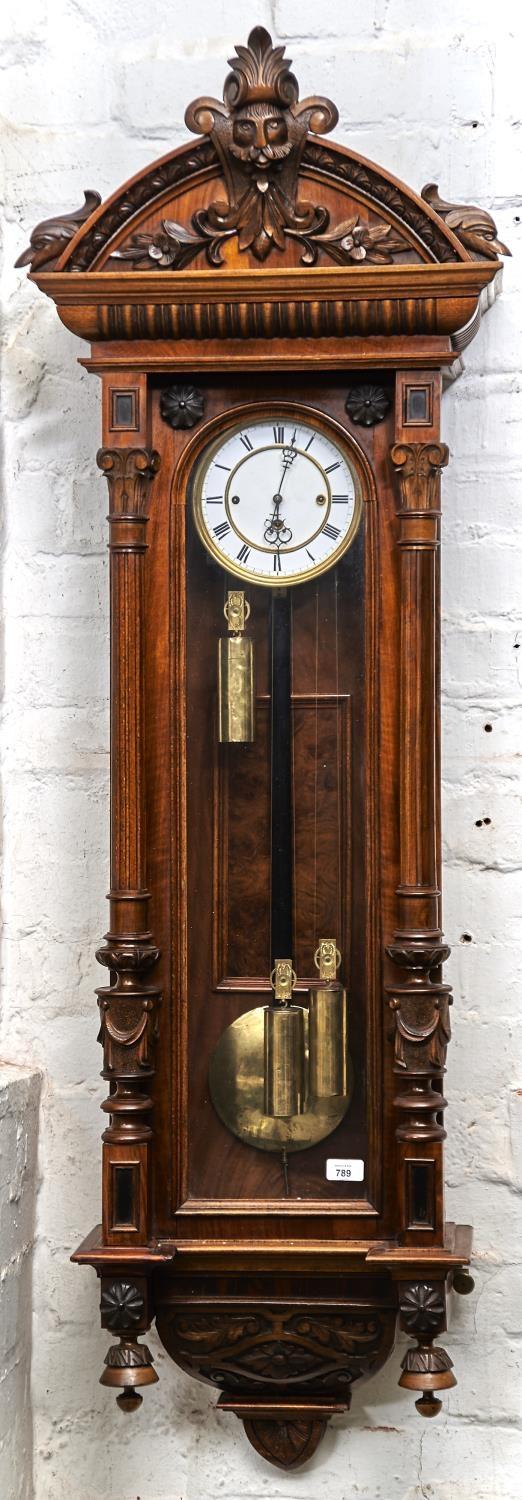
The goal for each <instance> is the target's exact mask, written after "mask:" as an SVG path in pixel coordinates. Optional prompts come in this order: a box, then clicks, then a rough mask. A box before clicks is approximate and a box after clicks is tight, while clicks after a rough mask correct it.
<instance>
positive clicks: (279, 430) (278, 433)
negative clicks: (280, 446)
mask: <svg viewBox="0 0 522 1500" xmlns="http://www.w3.org/2000/svg"><path fill="white" fill-rule="evenodd" d="M272 432H273V434H274V443H284V440H285V429H284V427H273V428H272Z"/></svg>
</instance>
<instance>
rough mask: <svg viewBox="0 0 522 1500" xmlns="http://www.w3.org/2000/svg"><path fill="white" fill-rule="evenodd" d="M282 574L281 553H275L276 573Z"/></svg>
mask: <svg viewBox="0 0 522 1500" xmlns="http://www.w3.org/2000/svg"><path fill="white" fill-rule="evenodd" d="M280 572H281V558H280V556H279V552H274V573H280Z"/></svg>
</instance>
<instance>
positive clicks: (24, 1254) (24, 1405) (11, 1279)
mask: <svg viewBox="0 0 522 1500" xmlns="http://www.w3.org/2000/svg"><path fill="white" fill-rule="evenodd" d="M39 1094H40V1076H39V1074H38V1073H37V1072H35V1071H31V1070H30V1069H29V1068H17V1067H13V1066H11V1065H10V1064H8V1063H1V1064H0V1494H1V1495H2V1496H4V1495H5V1496H11V1495H12V1496H13V1497H14V1496H16V1500H32V1495H33V1483H32V1470H33V1430H32V1412H31V1392H30V1377H31V1302H32V1256H33V1244H34V1228H35V1202H36V1188H37V1182H36V1151H37V1141H38V1103H39Z"/></svg>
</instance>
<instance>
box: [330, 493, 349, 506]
mask: <svg viewBox="0 0 522 1500" xmlns="http://www.w3.org/2000/svg"><path fill="white" fill-rule="evenodd" d="M348 498H349V497H348V495H332V505H342V504H343V501H344V500H348Z"/></svg>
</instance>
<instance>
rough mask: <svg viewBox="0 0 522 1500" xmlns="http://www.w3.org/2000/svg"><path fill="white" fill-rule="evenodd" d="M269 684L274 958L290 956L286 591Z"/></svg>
mask: <svg viewBox="0 0 522 1500" xmlns="http://www.w3.org/2000/svg"><path fill="white" fill-rule="evenodd" d="M270 656H271V660H270V682H271V724H270V741H271V757H270V765H271V772H270V774H271V840H270V844H271V897H270V906H271V910H270V933H271V938H270V946H271V959H272V964H271V967H272V968H273V966H274V964H275V961H276V959H280V958H291V957H292V954H293V932H292V927H293V923H292V906H293V895H292V886H293V880H292V828H293V810H292V725H291V690H292V633H291V614H290V598H289V593H288V591H287V590H286V589H284V590H283V589H276V590H274V593H273V594H272V611H271V632H270Z"/></svg>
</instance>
